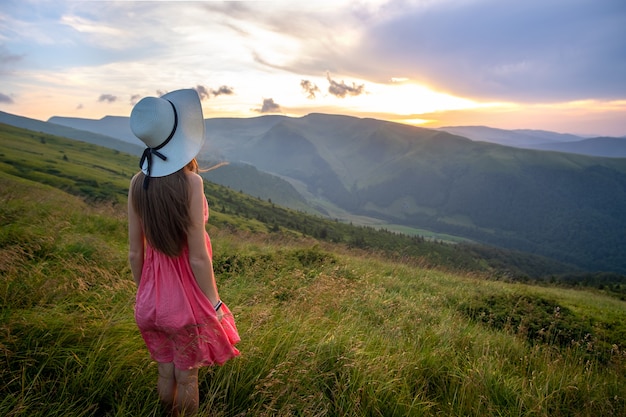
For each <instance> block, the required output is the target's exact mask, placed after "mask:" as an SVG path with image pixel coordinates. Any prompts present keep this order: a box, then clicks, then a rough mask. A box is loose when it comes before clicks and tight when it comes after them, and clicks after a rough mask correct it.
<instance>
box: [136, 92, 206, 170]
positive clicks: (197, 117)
mask: <svg viewBox="0 0 626 417" xmlns="http://www.w3.org/2000/svg"><path fill="white" fill-rule="evenodd" d="M161 98H163V99H167V100H169V101H171V102H172V104H173V105H174V107H175V108H176V112H177V114H178V126H177V127H176V132H175V133H174V136H172V139H170V141H169V142H168V143H167V145H165V146H164V147H162V148H161V149H159V152H160V153H161V154H163V155H164V156H165V157H166V158H167V159H166V160H165V161H164V160H162V159H160V158H152V166H151V167H150V176H151V177H164V176H166V175H170V174H173V173H174V172H176V171H178V170H179V169H181V168H183V167H184V166H185V165H187V164H188V163H189V162H191V161H192V160H193V159H194V158H195V157H196V156H197V155H198V152H200V149H201V148H202V145H203V144H204V140H205V137H204V118H203V115H202V104H201V103H200V97H199V96H198V93H197V92H196V91H195V90H191V89H188V90H177V91H172V92H171V93H167V94H165V95H164V96H162V97H161ZM141 170H142V171H143V173H144V174H146V175H147V174H148V164H147V162H144V164H143V166H142V167H141Z"/></svg>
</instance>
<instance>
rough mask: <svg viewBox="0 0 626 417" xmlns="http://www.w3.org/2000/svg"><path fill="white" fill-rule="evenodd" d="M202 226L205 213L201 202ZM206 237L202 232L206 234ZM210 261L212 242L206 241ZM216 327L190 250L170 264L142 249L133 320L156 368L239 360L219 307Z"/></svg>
mask: <svg viewBox="0 0 626 417" xmlns="http://www.w3.org/2000/svg"><path fill="white" fill-rule="evenodd" d="M204 211H205V214H204V220H205V222H206V221H207V220H208V216H209V210H208V204H207V203H206V200H205V207H204ZM205 233H206V232H205ZM205 236H206V237H205V240H206V245H207V250H208V251H209V256H211V257H213V250H212V248H211V240H210V238H209V235H208V233H206V235H205ZM221 308H222V310H223V313H224V317H223V318H222V321H221V322H220V321H219V320H218V319H217V313H216V312H215V309H214V308H213V305H212V304H211V302H210V301H209V299H208V298H207V297H206V296H205V295H204V293H203V292H202V290H200V287H199V286H198V283H197V282H196V279H195V278H194V275H193V272H192V270H191V266H190V264H189V250H188V249H187V248H185V249H184V250H183V252H182V253H181V255H180V256H178V257H176V258H171V257H169V256H167V255H165V254H163V253H161V252H159V251H157V250H155V249H154V248H152V247H151V246H150V245H149V244H146V253H145V259H144V263H143V270H142V272H141V282H140V284H139V288H138V290H137V299H136V303H135V320H136V322H137V326H138V327H139V330H140V332H141V336H142V337H143V339H144V341H145V342H146V346H147V347H148V350H149V351H150V356H151V357H152V359H154V360H155V361H157V362H160V363H169V362H174V366H176V367H177V368H178V369H192V368H197V367H200V366H207V365H215V364H217V365H221V364H223V363H224V362H226V361H227V360H229V359H231V358H233V357H235V356H238V355H239V351H238V350H237V349H236V348H235V346H234V345H235V344H236V343H238V342H239V340H240V339H239V334H238V332H237V327H236V326H235V320H234V318H233V315H232V313H231V312H230V310H229V309H228V307H227V306H226V304H222V307H221Z"/></svg>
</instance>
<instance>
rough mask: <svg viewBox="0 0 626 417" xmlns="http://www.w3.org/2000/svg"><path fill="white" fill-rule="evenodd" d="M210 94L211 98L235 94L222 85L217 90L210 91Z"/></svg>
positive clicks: (231, 89) (229, 88)
mask: <svg viewBox="0 0 626 417" xmlns="http://www.w3.org/2000/svg"><path fill="white" fill-rule="evenodd" d="M211 93H212V94H213V97H217V96H221V95H226V96H230V95H232V94H235V90H234V89H233V88H232V87H228V86H226V85H223V86H221V87H219V88H218V89H217V90H211Z"/></svg>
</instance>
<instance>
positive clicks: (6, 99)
mask: <svg viewBox="0 0 626 417" xmlns="http://www.w3.org/2000/svg"><path fill="white" fill-rule="evenodd" d="M0 103H5V104H13V103H14V101H13V99H12V98H11V96H8V95H6V94H2V93H0Z"/></svg>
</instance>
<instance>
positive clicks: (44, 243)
mask: <svg viewBox="0 0 626 417" xmlns="http://www.w3.org/2000/svg"><path fill="white" fill-rule="evenodd" d="M0 143H1V145H2V148H1V151H0V202H1V204H0V276H1V277H2V279H1V280H0V351H1V352H2V355H1V357H0V361H1V364H0V415H6V416H12V417H13V416H129V415H132V416H155V415H159V413H160V411H159V405H158V399H157V396H156V391H155V388H154V385H155V381H156V372H157V370H156V364H155V363H154V362H152V361H150V359H149V357H148V354H147V351H146V349H145V347H144V345H143V341H142V340H141V337H140V335H139V332H138V330H137V329H136V326H135V323H134V321H133V303H134V294H135V288H134V283H133V281H132V278H131V275H130V270H129V268H128V265H127V237H126V213H125V195H126V191H125V184H126V185H127V183H128V179H129V178H130V175H131V174H132V172H134V171H133V169H132V168H131V169H129V168H126V167H134V166H135V165H136V157H130V156H127V155H124V154H121V153H116V152H114V151H105V150H102V149H101V148H97V147H95V146H93V145H89V144H83V143H76V142H72V141H65V140H63V139H62V138H56V137H51V136H42V137H39V136H38V135H35V136H32V134H31V133H30V132H28V131H23V130H20V129H13V128H7V127H3V128H2V131H1V132H0ZM18 144H21V146H18ZM61 151H62V152H61ZM107 152H108V153H107ZM65 157H67V158H65ZM55 178H56V180H55ZM94 181H95V182H97V184H94ZM206 190H207V195H208V197H209V201H210V204H211V207H212V213H211V218H210V225H209V233H210V235H211V237H212V241H213V245H214V250H215V259H214V264H215V270H216V273H217V279H218V285H219V287H220V293H221V295H222V297H223V299H224V300H225V302H226V303H227V304H229V306H230V307H231V309H232V310H233V312H234V314H235V316H236V320H237V323H238V327H239V330H240V334H241V336H242V342H241V343H240V345H239V348H240V350H241V351H242V356H241V357H239V358H236V359H234V360H232V361H230V362H228V363H227V364H226V365H224V366H223V367H219V368H213V369H203V370H202V371H201V373H200V377H201V383H200V391H201V396H202V404H201V415H203V416H208V415H212V416H242V415H250V416H292V415H341V416H363V415H381V416H435V415H465V416H501V415H525V416H599V415H624V414H625V413H626V353H625V349H626V346H625V345H624V340H626V304H624V301H622V300H620V299H619V298H616V297H612V296H610V295H609V294H608V292H607V291H599V290H594V289H580V288H579V289H574V288H561V287H557V286H533V285H526V284H520V283H512V282H505V281H498V280H492V279H489V278H491V277H493V276H492V275H490V273H491V272H490V271H491V269H490V268H486V267H485V268H484V269H482V270H481V269H480V267H481V264H483V263H484V262H485V261H481V260H480V259H479V258H474V257H470V256H465V257H463V256H461V255H460V254H461V253H464V252H462V251H457V250H455V249H454V248H455V246H453V245H441V244H432V243H428V242H421V241H419V239H414V240H413V241H414V246H413V247H410V246H409V245H408V244H407V243H408V242H410V241H411V240H409V241H405V240H402V239H399V240H398V242H401V243H400V244H402V245H405V252H403V251H398V248H395V249H393V250H385V248H384V246H383V244H382V243H380V244H379V245H378V246H377V244H376V242H375V239H378V240H379V241H380V242H382V241H383V237H384V236H386V235H387V234H386V233H381V232H375V231H373V230H369V229H367V228H350V227H349V225H341V227H337V228H333V227H331V226H332V225H333V224H334V222H329V221H327V220H322V219H317V218H314V217H310V216H306V215H304V214H303V213H293V212H291V211H287V210H285V209H282V208H280V207H274V206H273V205H272V204H271V203H269V202H264V201H260V200H259V199H255V198H249V197H246V196H243V195H241V194H240V193H238V192H234V191H232V190H229V189H227V188H225V187H219V186H216V185H214V184H211V183H207V186H206ZM292 215H293V216H299V217H290V216H292ZM271 216H274V218H273V219H271V218H270V217H271ZM285 219H288V220H285ZM296 220H299V221H298V222H297V223H298V224H297V225H293V226H292V227H290V226H289V225H287V224H286V222H287V221H296ZM283 222H285V223H283ZM302 223H303V224H304V226H303V225H302ZM323 225H325V226H326V228H324V227H322V226H323ZM301 227H305V228H310V230H309V233H303V232H302V231H300V230H299V228H301ZM350 233H353V235H352V236H351V237H350ZM314 234H320V237H319V238H314V237H313V235H314ZM389 235H392V234H390V233H389ZM346 238H347V239H348V241H346V240H345V239H346ZM349 239H353V241H352V244H350V243H349ZM391 241H392V240H391V239H390V240H389V241H387V240H385V242H391ZM385 244H390V243H385ZM438 248H439V249H438ZM418 250H419V251H422V252H423V253H421V254H420V253H419V252H418ZM437 250H439V252H437ZM393 253H396V254H397V255H396V256H392V255H391V254H393ZM446 257H448V258H449V259H445V258H446ZM437 260H439V261H440V262H439V263H437ZM463 262H467V267H463ZM455 265H456V267H455ZM484 266H485V265H483V267H484Z"/></svg>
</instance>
